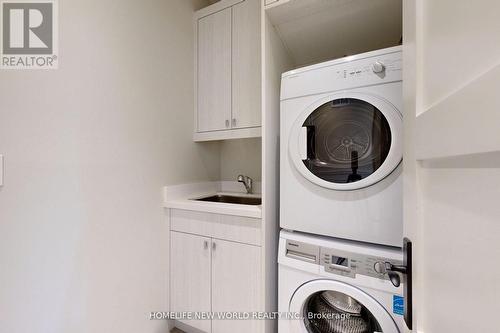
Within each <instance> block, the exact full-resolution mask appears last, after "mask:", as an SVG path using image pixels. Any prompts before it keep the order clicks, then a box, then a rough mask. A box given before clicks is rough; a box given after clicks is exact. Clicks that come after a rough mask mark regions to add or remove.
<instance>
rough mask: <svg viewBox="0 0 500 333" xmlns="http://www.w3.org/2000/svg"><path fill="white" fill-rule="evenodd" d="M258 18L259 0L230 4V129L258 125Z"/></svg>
mask: <svg viewBox="0 0 500 333" xmlns="http://www.w3.org/2000/svg"><path fill="white" fill-rule="evenodd" d="M259 17H260V2H259V1H254V0H246V1H243V2H241V3H239V4H237V5H235V6H234V7H233V48H232V49H233V50H232V51H233V52H232V55H233V57H232V59H233V70H232V72H233V82H232V87H233V94H232V95H233V103H232V106H233V107H232V111H233V112H232V123H231V125H232V127H233V128H244V127H256V126H260V124H261V112H260V108H261V99H260V94H261V93H260V88H261V80H260V78H261V71H260V68H261V55H260V47H259V45H260V38H261V34H260V19H259Z"/></svg>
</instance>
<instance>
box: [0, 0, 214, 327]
mask: <svg viewBox="0 0 500 333" xmlns="http://www.w3.org/2000/svg"><path fill="white" fill-rule="evenodd" d="M59 3H60V69H59V70H56V71H2V72H0V154H4V155H5V164H6V165H5V166H6V170H5V186H4V187H3V188H0V323H1V324H0V332H1V333H4V332H5V333H12V332H16V333H28V332H29V333H32V332H37V333H44V332H46V333H57V332H61V333H63V332H64V333H67V332H72V333H78V332H82V333H88V332H92V333H98V332H103V333H110V332H120V333H126V332H130V333H137V332H141V333H146V332H160V331H164V329H165V326H166V323H165V322H152V321H149V320H148V313H149V311H153V310H165V309H166V306H167V305H166V300H167V295H166V293H167V285H166V274H167V270H166V269H167V267H166V264H167V258H168V248H166V242H165V236H166V234H165V231H166V225H165V222H164V216H163V211H162V209H161V187H162V186H163V185H164V184H175V183H182V182H189V181H200V180H210V179H217V178H219V172H220V169H219V164H220V160H219V150H218V149H219V148H218V146H217V144H194V143H193V142H192V140H191V137H192V109H193V75H192V73H193V57H192V52H193V40H192V36H193V31H192V29H193V25H192V13H193V10H194V9H197V8H199V7H201V6H202V5H204V4H205V2H204V1H202V0H168V1H165V0H141V1H131V0H127V1H110V0H107V1H102V0H65V1H60V2H59Z"/></svg>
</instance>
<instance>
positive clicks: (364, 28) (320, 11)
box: [266, 0, 402, 66]
mask: <svg viewBox="0 0 500 333" xmlns="http://www.w3.org/2000/svg"><path fill="white" fill-rule="evenodd" d="M266 13H267V14H268V17H269V19H270V21H271V23H272V24H273V25H274V26H275V28H276V30H277V32H278V35H279V36H280V37H281V39H282V41H283V43H284V44H285V47H286V48H287V50H288V51H289V53H290V55H291V57H292V59H293V60H294V62H295V64H296V65H297V66H302V65H307V64H312V63H318V62H322V61H325V60H330V59H334V58H339V57H343V56H346V55H352V54H357V53H362V52H366V51H371V50H377V49H381V48H385V47H390V46H394V45H398V44H399V41H400V39H401V36H402V0H290V1H288V2H286V3H284V4H282V5H278V6H275V7H272V8H269V9H267V10H266Z"/></svg>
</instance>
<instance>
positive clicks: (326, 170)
mask: <svg viewBox="0 0 500 333" xmlns="http://www.w3.org/2000/svg"><path fill="white" fill-rule="evenodd" d="M402 126H403V120H402V115H401V113H400V112H399V111H398V110H397V109H396V107H395V106H393V105H392V104H391V103H389V102H387V101H386V100H384V99H381V98H379V97H377V96H373V95H369V94H362V93H355V92H351V93H338V94H333V95H330V96H328V97H327V98H323V99H321V100H319V101H317V102H316V103H314V104H312V105H310V106H309V107H308V108H307V109H306V110H304V111H303V112H302V113H301V115H300V116H299V117H298V118H297V120H296V121H295V123H294V125H293V128H292V130H291V133H290V138H289V147H290V148H289V154H290V158H291V160H292V161H293V164H294V165H295V167H296V169H297V170H298V171H299V172H300V173H301V174H302V176H303V177H305V178H306V179H308V180H309V181H311V182H313V183H314V184H316V185H319V186H322V187H326V188H329V189H333V190H356V189H360V188H364V187H367V186H370V185H373V184H375V183H377V182H379V181H381V180H382V179H384V178H385V177H387V176H388V175H389V174H391V172H392V171H394V169H395V168H396V167H397V166H398V165H399V163H400V162H401V160H402V156H403V149H402V141H403V140H402V136H403V133H402Z"/></svg>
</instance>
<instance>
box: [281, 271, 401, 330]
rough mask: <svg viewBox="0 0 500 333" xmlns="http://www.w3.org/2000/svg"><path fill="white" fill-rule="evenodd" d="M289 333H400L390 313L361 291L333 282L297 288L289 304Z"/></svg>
mask: <svg viewBox="0 0 500 333" xmlns="http://www.w3.org/2000/svg"><path fill="white" fill-rule="evenodd" d="M289 311H290V313H293V314H298V315H299V316H301V317H302V318H303V319H302V320H291V321H290V325H291V326H290V327H291V333H306V332H308V333H373V332H383V333H400V331H399V329H398V327H397V325H396V323H395V322H394V320H393V319H392V317H391V316H390V315H389V313H388V312H387V311H386V310H385V309H384V308H383V307H382V305H380V304H379V303H378V302H377V301H376V300H375V299H374V298H372V297H371V296H369V295H368V294H366V293H365V292H363V291H362V290H360V289H358V288H356V287H353V286H351V285H348V284H346V283H342V282H339V281H334V280H314V281H311V282H308V283H305V284H303V285H302V286H300V287H299V288H298V289H297V290H296V291H295V293H294V294H293V296H292V299H291V300H290V309H289Z"/></svg>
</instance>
